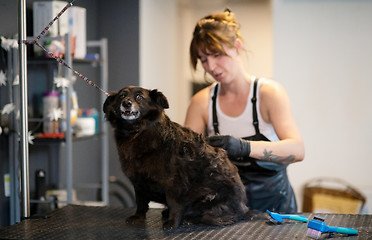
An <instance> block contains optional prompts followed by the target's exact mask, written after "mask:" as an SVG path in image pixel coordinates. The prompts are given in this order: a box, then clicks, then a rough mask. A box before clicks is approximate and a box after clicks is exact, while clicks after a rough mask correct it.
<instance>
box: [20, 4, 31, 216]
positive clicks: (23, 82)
mask: <svg viewBox="0 0 372 240" xmlns="http://www.w3.org/2000/svg"><path fill="white" fill-rule="evenodd" d="M26 37H27V35H26V0H19V1H18V42H19V47H18V54H19V58H18V61H19V86H20V88H19V89H20V91H19V93H20V99H21V101H20V108H21V109H20V116H21V119H20V120H21V136H20V137H21V142H20V146H21V149H20V150H21V153H20V155H21V161H22V164H21V168H22V186H21V188H22V217H23V218H28V217H30V184H29V180H30V179H29V155H28V116H27V52H26V45H25V44H22V40H25V39H26Z"/></svg>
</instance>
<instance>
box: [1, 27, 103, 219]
mask: <svg viewBox="0 0 372 240" xmlns="http://www.w3.org/2000/svg"><path fill="white" fill-rule="evenodd" d="M52 39H58V40H64V41H65V42H66V53H65V58H64V61H65V62H66V63H67V64H68V65H69V66H71V67H73V68H74V66H75V65H84V66H92V67H93V68H98V71H99V77H98V78H97V79H99V82H96V83H97V85H99V86H100V87H101V88H102V89H107V78H108V64H107V50H108V49H107V40H106V39H101V40H97V41H88V42H87V47H88V48H90V49H93V52H96V53H98V55H99V59H96V60H86V59H73V58H72V56H71V53H70V51H69V49H70V47H69V46H70V41H69V39H70V38H69V35H68V34H67V35H65V36H62V37H56V38H52ZM8 58H9V59H8V63H9V64H8V71H7V75H8V76H7V77H8V79H11V80H12V81H9V84H7V85H6V86H2V87H1V93H2V95H3V97H2V98H1V99H0V100H1V102H0V103H4V102H5V103H6V104H7V103H12V104H14V106H15V109H19V96H18V95H19V94H18V85H17V83H16V80H13V79H16V76H17V71H16V69H17V49H10V50H9V51H8ZM27 66H28V82H29V83H33V84H29V86H28V88H29V92H30V91H31V92H32V91H43V89H50V85H51V84H53V83H51V82H50V81H48V79H53V78H54V77H56V76H58V75H60V74H62V75H63V77H65V78H66V79H68V80H70V81H71V80H72V79H73V77H74V76H76V75H75V74H74V73H73V72H72V71H71V70H69V69H67V68H66V67H65V66H63V65H62V64H60V63H58V62H57V61H56V60H54V59H29V60H28V61H27ZM35 69H36V72H40V71H41V72H44V79H43V77H40V75H38V73H36V74H34V73H33V71H35ZM79 72H80V71H79ZM81 73H82V74H84V75H86V73H84V72H81ZM33 74H34V75H33ZM87 76H88V75H87ZM32 78H34V79H32ZM76 78H77V79H76V81H84V80H83V79H81V78H80V77H79V76H76ZM84 84H85V83H84ZM86 87H87V88H91V86H90V85H88V84H86ZM72 88H73V86H72V85H68V86H67V88H66V108H67V109H70V106H71V95H72ZM3 92H5V93H6V94H3ZM95 94H97V95H98V96H99V101H98V106H92V107H96V108H97V110H98V113H99V117H98V119H99V121H98V124H99V131H98V133H97V134H96V135H94V136H91V137H84V138H79V139H77V138H75V137H74V136H73V132H72V128H71V112H70V111H66V118H65V119H64V121H65V124H66V131H65V134H64V138H62V139H48V138H43V139H37V138H36V139H34V140H33V141H34V144H33V145H30V154H34V152H33V151H34V150H35V149H36V152H37V154H36V157H35V159H36V160H34V159H30V169H32V165H33V164H35V162H37V161H47V162H48V165H49V166H48V171H47V174H48V178H49V179H48V181H49V182H52V183H57V184H56V187H57V188H58V187H61V186H63V185H64V184H60V183H58V182H59V181H60V173H61V175H63V176H64V177H65V187H64V186H63V187H62V188H64V189H66V200H65V201H59V202H63V203H67V204H71V203H73V204H84V205H85V204H89V205H92V204H93V205H107V204H108V180H109V176H108V135H107V124H106V123H105V121H104V116H103V112H102V110H101V108H102V105H103V102H104V101H105V98H106V96H105V94H103V93H101V92H99V91H96V92H95ZM5 95H6V97H4V96H5ZM80 97H82V98H83V97H85V96H84V95H83V94H81V96H80ZM29 98H30V99H29V100H30V101H29V103H33V104H34V105H37V104H40V99H32V98H33V96H32V95H29ZM35 101H36V103H35ZM38 101H39V103H38ZM1 105H3V104H1ZM1 107H2V106H1ZM31 108H32V107H31ZM15 113H16V111H14V114H10V115H9V116H10V118H9V129H12V130H11V131H10V132H9V133H6V134H5V135H7V138H6V141H7V143H8V145H7V149H8V155H7V157H8V158H9V163H8V164H6V167H7V168H8V169H9V176H10V181H9V182H10V196H9V207H10V224H14V223H16V222H19V218H20V199H19V188H20V180H19V174H18V171H19V168H20V166H19V164H20V163H19V140H18V136H17V135H18V134H19V123H18V119H17V117H16V114H15ZM28 120H29V126H30V127H29V130H30V129H31V127H32V125H37V124H39V123H40V121H42V119H41V118H39V116H37V114H36V116H35V117H29V119H28ZM3 135H4V134H3ZM97 139H98V141H99V147H98V148H95V149H89V150H88V149H87V150H86V151H96V152H97V155H99V160H100V163H99V165H98V166H87V168H92V167H96V168H97V169H99V171H100V175H101V176H100V181H99V182H98V183H89V184H86V185H89V186H90V187H92V186H93V187H95V188H97V192H100V197H99V200H97V199H93V200H92V201H79V199H77V200H73V190H74V188H75V185H76V183H75V182H74V177H73V176H74V175H73V172H74V170H76V169H74V167H73V163H74V162H77V161H79V160H81V159H78V158H75V157H74V154H73V150H74V145H75V143H76V141H92V140H97ZM41 153H42V154H41ZM61 155H64V156H63V159H62V160H63V161H64V164H65V165H64V167H63V168H64V169H63V172H61V169H60V163H59V161H60V160H61V159H60V156H61ZM79 171H84V169H80V170H79ZM33 176H34V175H33V172H31V170H30V178H32V177H33ZM30 202H31V203H32V204H35V203H40V202H42V201H41V200H40V199H32V198H31V201H30Z"/></svg>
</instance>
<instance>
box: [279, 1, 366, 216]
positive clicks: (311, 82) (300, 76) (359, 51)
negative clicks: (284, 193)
mask: <svg viewBox="0 0 372 240" xmlns="http://www.w3.org/2000/svg"><path fill="white" fill-rule="evenodd" d="M371 12H372V2H371V1H363V0H355V1H348V0H345V1H331V0H325V1H311V0H301V1H290V0H275V1H273V23H274V78H275V79H276V80H277V81H279V82H281V83H282V84H283V85H284V86H285V88H286V89H287V91H288V94H289V96H290V98H291V101H292V107H293V112H294V115H295V118H296V120H297V123H298V125H299V127H300V130H301V132H302V134H303V137H304V140H305V146H306V157H305V161H304V162H302V163H297V164H294V165H292V166H291V167H290V168H289V175H290V178H291V181H292V183H293V186H294V188H295V191H296V193H297V196H298V197H299V202H300V203H301V201H302V198H301V195H302V190H301V187H302V186H303V184H304V183H306V182H307V181H308V180H309V179H312V178H315V177H326V176H328V177H337V178H342V179H344V180H346V181H347V182H349V183H350V184H352V185H354V186H356V187H357V188H359V189H360V190H361V191H362V192H363V193H364V194H366V195H367V196H369V199H368V200H369V202H368V208H369V212H370V213H371V211H372V203H371V199H372V181H371V180H372V178H371V175H370V169H371V168H372V161H371V155H372V148H371V147H370V142H371V141H370V138H371V134H372V127H371V125H370V124H371V122H372V108H371V106H370V104H371V102H372V95H371V88H372V81H371V76H372V68H371V66H372V44H371V42H372V28H371V26H370V23H371V22H372V15H371Z"/></svg>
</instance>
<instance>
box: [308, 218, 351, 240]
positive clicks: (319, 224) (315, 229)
mask: <svg viewBox="0 0 372 240" xmlns="http://www.w3.org/2000/svg"><path fill="white" fill-rule="evenodd" d="M307 228H308V229H307V234H306V236H308V237H311V238H314V239H319V238H320V236H321V235H322V233H343V234H349V235H357V234H358V231H357V230H355V229H352V228H345V227H329V226H327V225H326V224H325V223H324V218H322V217H318V216H315V217H314V218H313V219H312V220H310V221H309V223H308V224H307Z"/></svg>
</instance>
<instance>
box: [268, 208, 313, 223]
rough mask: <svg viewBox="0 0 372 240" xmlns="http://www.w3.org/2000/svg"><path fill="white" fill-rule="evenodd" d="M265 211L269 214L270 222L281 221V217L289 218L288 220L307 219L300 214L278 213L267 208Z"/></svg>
mask: <svg viewBox="0 0 372 240" xmlns="http://www.w3.org/2000/svg"><path fill="white" fill-rule="evenodd" d="M266 212H267V213H268V214H269V220H270V221H271V222H272V223H278V222H283V219H290V220H295V221H300V222H307V221H308V219H307V218H306V217H304V216H301V215H292V214H279V213H274V212H270V211H269V210H266Z"/></svg>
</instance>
